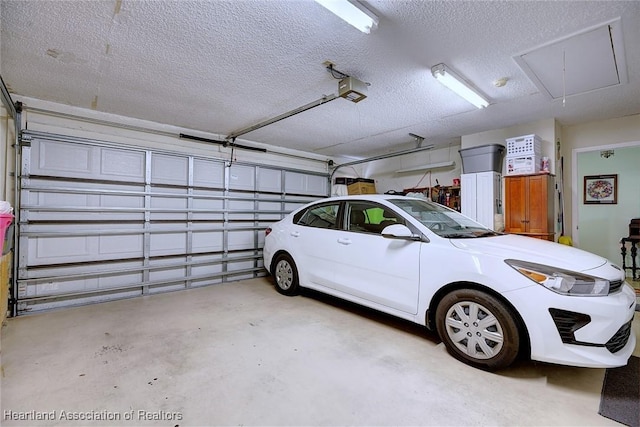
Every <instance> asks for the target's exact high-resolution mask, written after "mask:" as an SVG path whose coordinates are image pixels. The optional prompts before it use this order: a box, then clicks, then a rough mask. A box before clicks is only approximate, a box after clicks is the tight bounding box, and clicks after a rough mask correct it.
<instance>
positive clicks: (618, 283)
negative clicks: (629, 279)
mask: <svg viewBox="0 0 640 427" xmlns="http://www.w3.org/2000/svg"><path fill="white" fill-rule="evenodd" d="M623 283H624V282H623V281H622V280H614V281H612V282H609V295H611V294H615V293H616V292H618V291H620V289H622V284H623Z"/></svg>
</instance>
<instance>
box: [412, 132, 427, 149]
mask: <svg viewBox="0 0 640 427" xmlns="http://www.w3.org/2000/svg"><path fill="white" fill-rule="evenodd" d="M409 136H411V137H413V138H414V139H415V140H416V148H420V147H422V143H423V142H424V136H420V135H416V134H415V133H411V132H409Z"/></svg>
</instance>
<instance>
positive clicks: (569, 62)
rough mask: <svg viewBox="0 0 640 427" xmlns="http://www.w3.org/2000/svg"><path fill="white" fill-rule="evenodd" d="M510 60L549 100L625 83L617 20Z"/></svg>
mask: <svg viewBox="0 0 640 427" xmlns="http://www.w3.org/2000/svg"><path fill="white" fill-rule="evenodd" d="M514 59H515V61H516V62H517V63H518V65H520V67H521V68H522V70H523V71H524V72H525V74H526V75H527V76H528V77H529V78H530V79H531V80H532V82H533V83H534V84H535V85H536V87H537V88H538V89H539V90H540V92H541V93H543V94H544V95H545V96H547V97H548V98H550V99H559V98H563V97H564V96H571V95H577V94H581V93H586V92H591V91H594V90H597V89H602V88H606V87H611V86H616V85H619V84H623V83H626V81H627V75H626V63H625V53H624V44H623V40H622V31H621V28H620V19H619V18H618V19H616V20H613V21H610V22H607V23H604V24H600V25H598V26H596V27H592V28H589V29H587V30H584V31H582V32H579V33H576V34H573V35H571V36H568V37H566V38H563V39H560V40H557V41H554V42H551V43H548V44H546V45H543V46H540V47H537V48H535V49H532V50H530V51H528V52H525V53H522V54H520V55H516V56H515V57H514Z"/></svg>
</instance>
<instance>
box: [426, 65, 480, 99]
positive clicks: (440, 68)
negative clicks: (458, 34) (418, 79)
mask: <svg viewBox="0 0 640 427" xmlns="http://www.w3.org/2000/svg"><path fill="white" fill-rule="evenodd" d="M431 74H433V77H435V79H436V80H438V81H439V82H440V83H442V84H443V85H445V86H446V87H448V88H449V89H451V90H452V91H454V92H455V93H457V94H458V95H460V96H461V97H463V98H464V99H466V100H467V101H469V102H470V103H472V104H473V105H475V106H476V107H478V108H485V107H486V106H488V105H489V101H487V99H486V98H485V97H484V96H483V95H481V94H480V92H478V91H477V90H476V89H474V88H473V87H471V85H469V84H468V83H467V82H466V81H465V80H464V79H463V78H462V77H460V76H459V75H457V74H456V73H454V72H453V71H452V70H451V68H449V67H447V66H446V65H444V64H438V65H434V66H433V67H431Z"/></svg>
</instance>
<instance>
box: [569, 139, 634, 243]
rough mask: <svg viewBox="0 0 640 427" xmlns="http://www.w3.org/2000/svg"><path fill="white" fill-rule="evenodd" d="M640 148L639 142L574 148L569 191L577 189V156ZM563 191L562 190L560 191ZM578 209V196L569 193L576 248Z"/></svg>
mask: <svg viewBox="0 0 640 427" xmlns="http://www.w3.org/2000/svg"><path fill="white" fill-rule="evenodd" d="M627 147H640V141H628V142H620V143H616V144H605V145H595V146H593V147H582V148H574V149H573V150H571V189H572V190H575V191H577V189H578V154H580V153H588V152H591V151H601V150H612V149H616V148H627ZM562 190H563V191H564V189H562ZM579 207H580V194H577V192H576V193H575V194H574V192H573V191H572V193H571V240H573V242H574V244H575V245H576V246H579V245H580V233H578V225H579V220H580V219H579V216H578V210H579Z"/></svg>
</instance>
